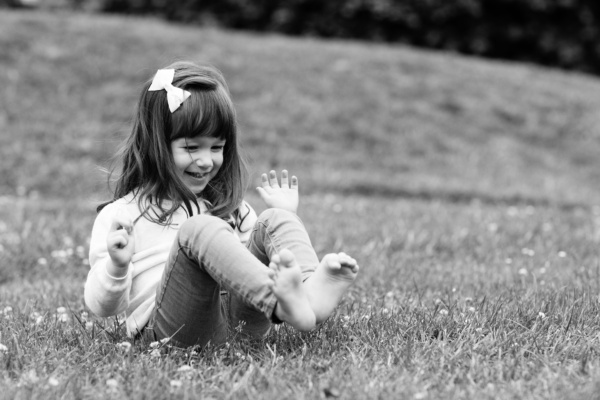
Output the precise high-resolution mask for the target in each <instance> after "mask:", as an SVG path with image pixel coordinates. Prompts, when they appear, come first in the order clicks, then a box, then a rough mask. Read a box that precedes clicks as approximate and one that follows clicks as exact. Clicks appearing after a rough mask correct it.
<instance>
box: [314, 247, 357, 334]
mask: <svg viewBox="0 0 600 400" xmlns="http://www.w3.org/2000/svg"><path fill="white" fill-rule="evenodd" d="M356 275H358V264H357V263H356V260H355V259H354V258H352V257H350V256H349V255H347V254H346V253H338V254H335V253H331V254H327V255H326V256H325V257H323V259H322V260H321V264H320V265H319V267H318V268H317V270H316V271H315V272H314V273H313V274H312V275H311V276H310V277H309V278H308V279H307V280H306V281H304V288H305V291H306V293H307V295H308V300H309V301H310V305H311V307H312V310H313V311H314V313H315V316H316V318H317V324H320V323H321V322H323V321H325V320H326V319H327V318H329V316H330V315H331V313H333V310H335V308H336V307H337V305H338V304H339V302H340V300H341V299H342V296H343V295H344V293H346V291H347V290H348V288H349V287H350V285H352V282H354V279H355V278H356Z"/></svg>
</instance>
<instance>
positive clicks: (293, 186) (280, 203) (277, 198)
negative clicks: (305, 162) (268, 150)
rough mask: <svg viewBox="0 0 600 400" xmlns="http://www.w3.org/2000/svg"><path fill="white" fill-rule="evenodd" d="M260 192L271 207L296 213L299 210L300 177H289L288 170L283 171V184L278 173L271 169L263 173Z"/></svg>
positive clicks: (258, 188)
mask: <svg viewBox="0 0 600 400" xmlns="http://www.w3.org/2000/svg"><path fill="white" fill-rule="evenodd" d="M256 190H258V194H260V197H261V198H262V199H263V201H264V202H265V204H266V205H267V207H269V208H281V209H283V210H288V211H291V212H293V213H295V212H296V211H297V210H298V201H299V200H298V178H296V177H295V176H292V179H291V181H290V180H289V179H288V172H287V170H285V169H284V170H283V171H281V186H280V185H279V182H277V173H276V172H275V171H270V172H269V175H268V176H267V174H262V176H261V187H257V188H256Z"/></svg>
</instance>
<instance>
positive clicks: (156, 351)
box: [150, 349, 160, 358]
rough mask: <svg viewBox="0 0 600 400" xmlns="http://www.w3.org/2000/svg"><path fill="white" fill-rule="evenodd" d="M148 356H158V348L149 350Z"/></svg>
mask: <svg viewBox="0 0 600 400" xmlns="http://www.w3.org/2000/svg"><path fill="white" fill-rule="evenodd" d="M150 357H151V358H160V350H159V349H154V350H152V351H151V352H150Z"/></svg>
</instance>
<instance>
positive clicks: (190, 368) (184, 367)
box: [177, 365, 193, 372]
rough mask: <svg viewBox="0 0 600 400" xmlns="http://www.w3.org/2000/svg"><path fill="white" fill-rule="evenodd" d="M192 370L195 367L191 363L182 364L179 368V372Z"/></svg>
mask: <svg viewBox="0 0 600 400" xmlns="http://www.w3.org/2000/svg"><path fill="white" fill-rule="evenodd" d="M192 370H193V368H192V367H191V366H190V365H182V366H181V367H179V368H177V372H190V371H192Z"/></svg>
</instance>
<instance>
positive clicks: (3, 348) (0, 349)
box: [0, 343, 8, 353]
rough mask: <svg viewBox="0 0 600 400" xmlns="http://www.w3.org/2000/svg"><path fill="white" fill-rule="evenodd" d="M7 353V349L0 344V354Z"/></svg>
mask: <svg viewBox="0 0 600 400" xmlns="http://www.w3.org/2000/svg"><path fill="white" fill-rule="evenodd" d="M7 351H8V347H6V346H5V345H3V344H2V343H0V353H5V352H7Z"/></svg>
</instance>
